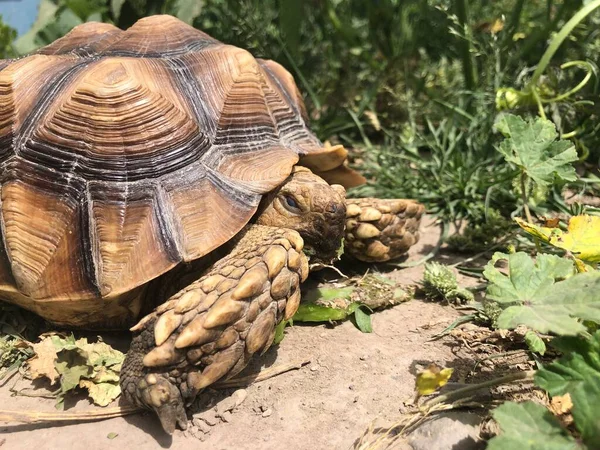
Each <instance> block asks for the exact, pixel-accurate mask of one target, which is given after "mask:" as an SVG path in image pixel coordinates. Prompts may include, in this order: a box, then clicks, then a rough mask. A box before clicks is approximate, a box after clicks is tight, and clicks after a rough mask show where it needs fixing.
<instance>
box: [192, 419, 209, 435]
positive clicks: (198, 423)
mask: <svg viewBox="0 0 600 450" xmlns="http://www.w3.org/2000/svg"><path fill="white" fill-rule="evenodd" d="M192 423H193V424H194V425H195V426H196V427H197V428H198V430H200V431H202V432H203V433H204V434H208V433H210V425H209V424H207V423H206V422H205V421H204V420H200V419H194V420H193V422H192Z"/></svg>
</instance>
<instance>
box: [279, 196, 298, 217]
mask: <svg viewBox="0 0 600 450" xmlns="http://www.w3.org/2000/svg"><path fill="white" fill-rule="evenodd" d="M282 200H283V206H285V208H286V209H287V210H289V211H291V212H294V213H297V212H300V205H299V204H298V200H296V199H295V198H294V197H292V196H291V195H283V196H282Z"/></svg>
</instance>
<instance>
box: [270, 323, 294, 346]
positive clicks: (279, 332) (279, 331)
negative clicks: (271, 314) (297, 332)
mask: <svg viewBox="0 0 600 450" xmlns="http://www.w3.org/2000/svg"><path fill="white" fill-rule="evenodd" d="M288 323H292V321H291V320H282V321H281V322H279V323H278V324H277V326H276V327H275V337H274V338H273V344H274V345H277V344H279V343H280V342H281V341H283V338H284V337H285V333H284V330H285V327H286V326H287V324H288Z"/></svg>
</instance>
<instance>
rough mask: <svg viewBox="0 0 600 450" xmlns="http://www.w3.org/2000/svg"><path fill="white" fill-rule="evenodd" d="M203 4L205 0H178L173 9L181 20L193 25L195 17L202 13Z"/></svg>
mask: <svg viewBox="0 0 600 450" xmlns="http://www.w3.org/2000/svg"><path fill="white" fill-rule="evenodd" d="M203 6H204V1H203V0H176V2H175V5H174V6H173V9H174V11H175V16H176V17H177V18H178V19H179V20H183V21H184V22H185V23H187V24H189V25H191V24H192V23H193V22H194V19H195V18H196V17H198V16H199V15H200V12H201V11H202V7H203Z"/></svg>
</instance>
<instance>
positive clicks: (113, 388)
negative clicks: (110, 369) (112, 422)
mask: <svg viewBox="0 0 600 450" xmlns="http://www.w3.org/2000/svg"><path fill="white" fill-rule="evenodd" d="M79 387H82V388H86V389H87V390H88V393H89V396H90V398H91V399H92V400H93V401H94V403H95V404H96V405H98V406H107V405H109V404H110V403H111V402H112V401H113V400H115V399H116V398H117V397H118V396H119V395H121V388H120V387H119V382H118V380H117V382H116V383H94V382H93V381H90V380H81V381H80V382H79Z"/></svg>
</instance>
